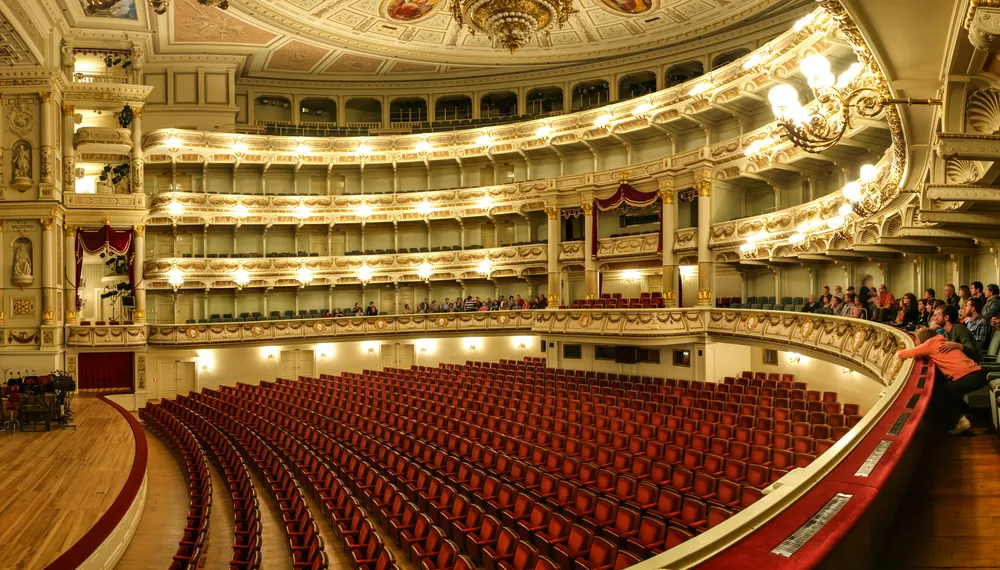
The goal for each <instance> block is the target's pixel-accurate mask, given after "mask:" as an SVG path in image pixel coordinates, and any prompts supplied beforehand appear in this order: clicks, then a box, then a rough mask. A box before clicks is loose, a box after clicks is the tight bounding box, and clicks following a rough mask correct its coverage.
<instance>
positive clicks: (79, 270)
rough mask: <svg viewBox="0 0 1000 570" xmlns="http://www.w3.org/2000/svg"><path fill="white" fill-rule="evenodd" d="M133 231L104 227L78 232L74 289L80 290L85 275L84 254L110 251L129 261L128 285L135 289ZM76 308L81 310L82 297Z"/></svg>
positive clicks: (77, 298)
mask: <svg viewBox="0 0 1000 570" xmlns="http://www.w3.org/2000/svg"><path fill="white" fill-rule="evenodd" d="M134 237H135V232H134V231H133V230H115V229H112V228H111V226H104V227H103V228H101V229H99V230H82V229H80V230H76V282H75V283H74V284H73V287H74V288H76V289H79V288H80V277H81V276H82V275H83V254H84V253H89V254H96V253H101V252H104V251H110V252H111V253H114V254H116V255H124V256H125V258H126V260H127V261H128V284H129V285H130V286H132V288H133V289H134V288H135V268H134V267H132V262H133V261H134V260H135V250H134V243H135V240H134ZM76 308H77V310H79V309H80V296H79V294H78V295H77V296H76Z"/></svg>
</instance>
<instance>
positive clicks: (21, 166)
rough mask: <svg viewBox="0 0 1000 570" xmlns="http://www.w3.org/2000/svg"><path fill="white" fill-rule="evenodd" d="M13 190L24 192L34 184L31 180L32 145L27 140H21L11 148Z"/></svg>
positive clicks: (11, 183) (11, 181)
mask: <svg viewBox="0 0 1000 570" xmlns="http://www.w3.org/2000/svg"><path fill="white" fill-rule="evenodd" d="M10 165H11V174H12V176H11V180H10V186H11V188H13V189H15V190H17V191H19V192H24V191H25V190H28V189H30V188H31V187H32V186H33V185H34V182H32V180H31V144H30V143H29V142H28V141H26V140H20V141H17V142H16V143H14V146H13V147H11V161H10Z"/></svg>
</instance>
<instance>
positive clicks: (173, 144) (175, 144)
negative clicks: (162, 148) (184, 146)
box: [167, 135, 181, 153]
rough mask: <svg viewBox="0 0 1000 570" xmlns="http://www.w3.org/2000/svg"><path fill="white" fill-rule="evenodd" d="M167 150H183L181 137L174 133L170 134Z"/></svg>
mask: <svg viewBox="0 0 1000 570" xmlns="http://www.w3.org/2000/svg"><path fill="white" fill-rule="evenodd" d="M167 150H169V151H170V152H172V153H176V152H179V151H180V150H181V139H179V138H177V137H175V136H174V135H170V137H169V138H168V139H167Z"/></svg>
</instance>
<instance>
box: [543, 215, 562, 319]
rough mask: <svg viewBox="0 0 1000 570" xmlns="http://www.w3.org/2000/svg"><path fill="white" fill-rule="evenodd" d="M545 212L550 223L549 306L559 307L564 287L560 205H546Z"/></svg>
mask: <svg viewBox="0 0 1000 570" xmlns="http://www.w3.org/2000/svg"><path fill="white" fill-rule="evenodd" d="M545 213H546V214H548V216H549V225H548V238H549V244H548V245H549V247H548V262H549V287H548V289H549V291H548V297H549V308H552V309H558V308H559V305H560V304H561V303H560V299H559V293H560V291H561V289H562V287H561V284H560V283H559V278H560V276H561V272H560V267H559V206H546V207H545Z"/></svg>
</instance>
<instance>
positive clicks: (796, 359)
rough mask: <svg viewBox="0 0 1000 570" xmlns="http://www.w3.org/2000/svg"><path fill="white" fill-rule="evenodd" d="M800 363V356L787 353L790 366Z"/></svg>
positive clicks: (794, 353)
mask: <svg viewBox="0 0 1000 570" xmlns="http://www.w3.org/2000/svg"><path fill="white" fill-rule="evenodd" d="M801 361H802V355H801V354H799V353H797V352H789V353H788V362H791V363H792V364H798V363H799V362H801Z"/></svg>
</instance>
